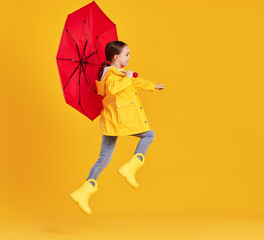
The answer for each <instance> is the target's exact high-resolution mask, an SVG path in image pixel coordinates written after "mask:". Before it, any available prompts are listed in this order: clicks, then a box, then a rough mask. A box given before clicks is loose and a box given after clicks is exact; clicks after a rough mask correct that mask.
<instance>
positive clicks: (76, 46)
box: [66, 29, 81, 60]
mask: <svg viewBox="0 0 264 240" xmlns="http://www.w3.org/2000/svg"><path fill="white" fill-rule="evenodd" d="M66 32H67V33H69V35H70V36H71V39H72V40H73V41H74V43H75V46H76V48H77V52H78V55H79V59H80V60H81V55H80V52H79V48H78V45H77V43H76V42H75V40H74V39H73V37H72V35H71V34H70V32H69V31H68V29H66Z"/></svg>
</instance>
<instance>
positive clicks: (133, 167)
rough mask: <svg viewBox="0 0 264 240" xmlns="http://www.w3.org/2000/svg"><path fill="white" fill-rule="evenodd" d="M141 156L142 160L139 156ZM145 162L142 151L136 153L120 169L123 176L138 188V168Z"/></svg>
mask: <svg viewBox="0 0 264 240" xmlns="http://www.w3.org/2000/svg"><path fill="white" fill-rule="evenodd" d="M137 156H141V157H142V161H141V160H140V159H139V158H138V157H137ZM144 164H145V157H144V155H143V154H142V153H137V154H135V155H134V156H133V157H132V158H131V159H130V160H129V161H128V162H127V163H126V164H125V165H123V166H122V167H120V168H119V169H118V172H119V174H120V175H121V176H123V177H124V178H126V180H127V182H128V183H129V184H130V185H131V186H132V187H133V188H138V187H139V186H138V183H137V181H136V179H135V175H136V172H137V170H138V169H139V168H140V167H141V166H143V165H144Z"/></svg>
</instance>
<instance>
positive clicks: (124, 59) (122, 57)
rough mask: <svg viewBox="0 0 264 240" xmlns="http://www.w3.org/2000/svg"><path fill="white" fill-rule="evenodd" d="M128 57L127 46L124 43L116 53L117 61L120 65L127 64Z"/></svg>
mask: <svg viewBox="0 0 264 240" xmlns="http://www.w3.org/2000/svg"><path fill="white" fill-rule="evenodd" d="M129 59H130V56H129V47H128V46H127V45H125V46H124V47H123V49H122V52H121V53H120V54H119V55H118V62H119V63H120V65H121V66H127V65H128V61H129Z"/></svg>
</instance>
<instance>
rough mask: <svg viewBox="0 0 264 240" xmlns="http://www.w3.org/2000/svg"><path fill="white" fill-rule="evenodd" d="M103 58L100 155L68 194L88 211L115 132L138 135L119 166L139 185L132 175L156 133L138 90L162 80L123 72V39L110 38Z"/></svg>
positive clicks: (99, 87)
mask: <svg viewBox="0 0 264 240" xmlns="http://www.w3.org/2000/svg"><path fill="white" fill-rule="evenodd" d="M105 55H106V60H105V62H104V63H103V64H102V65H101V67H100V70H99V72H98V79H99V80H96V86H97V91H98V94H99V95H101V96H103V97H104V98H103V107H104V108H103V110H102V112H101V116H100V133H101V134H102V143H101V151H100V156H99V159H98V160H97V161H96V163H95V164H94V166H93V167H92V168H91V171H90V173H89V176H88V177H87V179H86V181H85V183H84V184H83V185H82V186H81V187H80V188H79V189H77V190H76V191H74V192H73V193H71V194H70V196H71V197H72V198H73V200H74V201H75V202H77V203H78V204H79V207H80V208H81V209H82V210H83V211H84V212H85V213H87V214H90V213H91V212H92V211H91V209H90V207H89V198H90V197H91V195H92V194H93V193H95V192H96V191H97V190H98V187H97V181H96V180H97V178H98V176H99V175H100V173H101V172H102V171H103V169H104V168H105V167H106V166H107V165H108V164H109V163H110V161H111V158H112V155H113V152H114V149H115V145H116V140H117V138H118V136H135V137H139V138H140V141H139V142H138V145H137V148H136V150H135V152H134V155H133V156H132V158H131V159H130V160H129V161H128V162H127V163H126V164H124V165H123V166H121V167H120V168H119V169H118V173H119V174H120V175H121V176H122V177H124V178H125V179H126V181H127V182H128V184H130V186H132V187H133V188H134V189H137V188H138V187H139V185H138V183H137V182H136V179H135V174H136V172H137V170H138V169H139V168H140V167H141V166H143V165H144V164H145V154H146V152H147V149H148V147H149V145H150V144H151V143H152V141H153V139H154V137H155V133H154V131H153V130H152V129H150V127H149V124H148V120H147V117H146V114H145V112H144V109H143V106H142V103H141V101H140V98H139V95H138V92H137V90H148V91H155V89H159V90H161V89H164V86H163V84H155V83H154V82H152V81H149V80H146V79H143V78H141V77H137V78H135V77H133V72H132V71H130V70H127V71H126V72H124V71H123V70H122V69H121V66H127V65H128V61H129V59H130V56H129V47H128V45H127V44H126V43H124V42H122V41H112V42H109V43H108V44H107V45H106V47H105Z"/></svg>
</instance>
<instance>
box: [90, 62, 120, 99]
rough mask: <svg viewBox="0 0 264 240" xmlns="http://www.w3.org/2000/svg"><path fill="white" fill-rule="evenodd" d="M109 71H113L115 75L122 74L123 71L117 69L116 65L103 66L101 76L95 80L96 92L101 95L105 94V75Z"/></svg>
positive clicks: (109, 72)
mask: <svg viewBox="0 0 264 240" xmlns="http://www.w3.org/2000/svg"><path fill="white" fill-rule="evenodd" d="M122 72H123V73H122ZM111 73H114V74H116V75H121V76H124V71H123V70H122V69H117V68H116V67H113V66H108V67H105V68H104V71H103V74H102V77H101V81H99V80H95V83H96V87H97V94H99V95H101V96H103V97H105V96H106V92H105V81H106V79H107V77H108V76H109V75H110V74H111Z"/></svg>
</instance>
